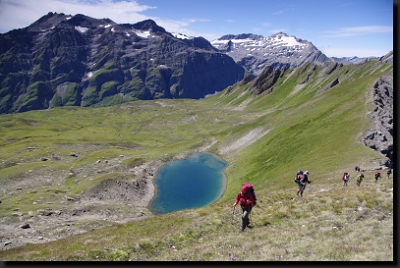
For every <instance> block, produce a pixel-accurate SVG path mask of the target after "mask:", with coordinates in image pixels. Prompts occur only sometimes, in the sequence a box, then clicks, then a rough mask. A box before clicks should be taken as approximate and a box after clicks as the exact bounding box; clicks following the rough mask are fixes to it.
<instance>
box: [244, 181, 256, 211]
mask: <svg viewBox="0 0 400 268" xmlns="http://www.w3.org/2000/svg"><path fill="white" fill-rule="evenodd" d="M243 187H245V188H247V191H248V192H249V194H250V195H252V196H253V199H254V205H255V204H256V202H257V198H256V194H255V192H254V187H253V184H251V183H250V182H245V183H243V184H242V188H243Z"/></svg>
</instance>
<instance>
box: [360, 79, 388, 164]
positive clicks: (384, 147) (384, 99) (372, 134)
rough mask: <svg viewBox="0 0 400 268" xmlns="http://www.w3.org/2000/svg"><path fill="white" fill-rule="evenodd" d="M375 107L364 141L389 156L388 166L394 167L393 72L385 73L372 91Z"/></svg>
mask: <svg viewBox="0 0 400 268" xmlns="http://www.w3.org/2000/svg"><path fill="white" fill-rule="evenodd" d="M372 98H373V103H374V104H375V109H374V110H373V111H372V112H371V118H372V120H373V124H372V126H371V128H370V129H369V130H368V131H366V132H365V133H364V135H363V143H364V144H365V145H366V146H368V147H370V148H372V149H374V150H377V151H379V152H380V153H382V154H383V155H385V156H386V157H387V158H388V161H387V163H386V166H388V167H393V73H386V74H383V75H382V76H381V77H380V78H379V79H378V80H377V81H376V83H375V85H374V89H373V91H372Z"/></svg>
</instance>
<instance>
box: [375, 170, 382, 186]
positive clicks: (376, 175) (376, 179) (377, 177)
mask: <svg viewBox="0 0 400 268" xmlns="http://www.w3.org/2000/svg"><path fill="white" fill-rule="evenodd" d="M380 177H381V173H380V172H379V171H377V172H376V173H375V183H377V182H378V179H379V178H380Z"/></svg>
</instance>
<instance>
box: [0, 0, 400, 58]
mask: <svg viewBox="0 0 400 268" xmlns="http://www.w3.org/2000/svg"><path fill="white" fill-rule="evenodd" d="M393 3H394V2H393V0H334V1H329V0H240V1H239V0H123V1H115V0H0V33H6V32H8V31H10V30H13V29H18V28H24V27H27V26H29V25H30V24H31V23H33V22H35V21H36V20H38V19H39V18H40V17H42V16H44V15H46V14H47V13H48V12H57V13H64V14H66V15H76V14H83V15H87V16H90V17H93V18H98V19H101V18H109V19H111V20H113V21H114V22H116V23H132V24H133V23H136V22H139V21H143V20H145V19H152V20H154V21H155V22H156V23H157V24H158V25H160V26H162V27H163V28H164V29H165V30H166V31H168V32H178V33H182V34H186V35H188V36H202V37H204V38H206V39H208V40H209V41H212V40H214V39H218V38H219V37H221V36H223V35H225V34H241V33H254V34H259V35H263V36H265V37H267V36H270V35H272V34H275V33H277V32H280V31H282V32H284V33H286V34H288V35H294V36H296V37H298V38H301V39H304V40H307V41H310V42H312V43H313V44H314V45H315V46H316V47H317V48H318V49H319V50H321V51H322V52H323V53H324V54H325V55H326V56H328V57H352V56H357V57H369V56H374V57H380V56H383V55H385V54H386V53H387V52H389V51H390V50H393V24H394V23H393V15H394V14H393V6H394V4H393Z"/></svg>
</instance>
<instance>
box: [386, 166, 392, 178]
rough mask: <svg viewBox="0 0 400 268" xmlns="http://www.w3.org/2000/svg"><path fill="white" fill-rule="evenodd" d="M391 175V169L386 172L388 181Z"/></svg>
mask: <svg viewBox="0 0 400 268" xmlns="http://www.w3.org/2000/svg"><path fill="white" fill-rule="evenodd" d="M390 174H392V169H391V168H389V169H388V170H387V171H386V176H387V178H388V179H389V178H390Z"/></svg>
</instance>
